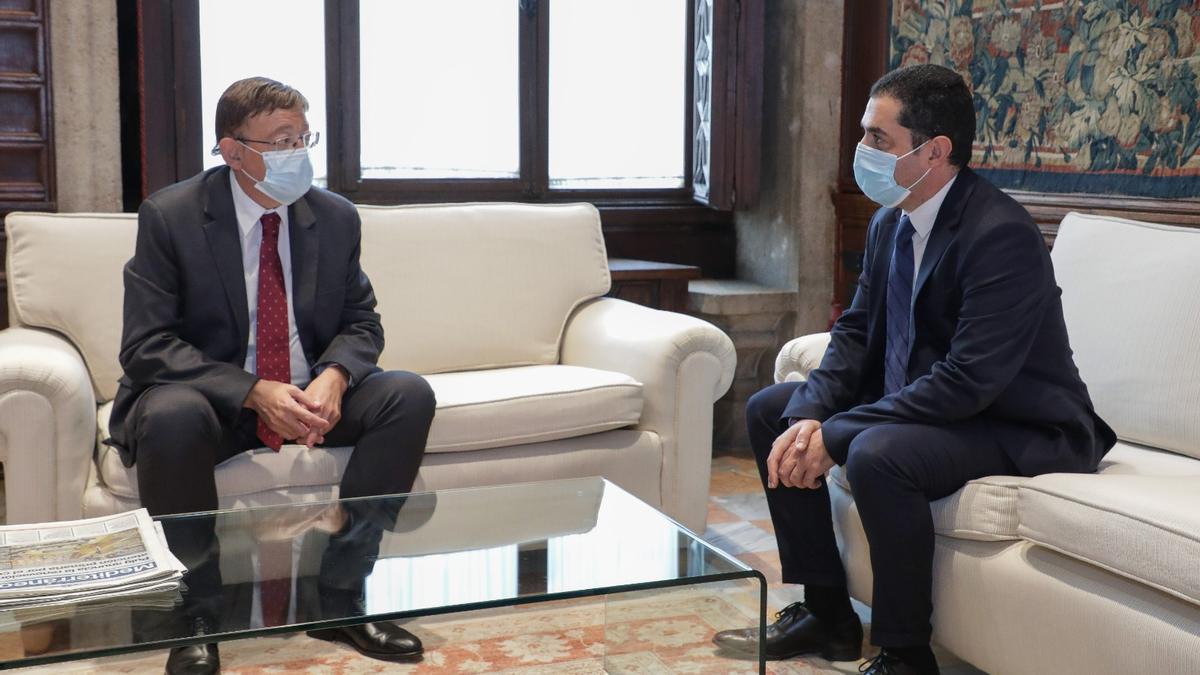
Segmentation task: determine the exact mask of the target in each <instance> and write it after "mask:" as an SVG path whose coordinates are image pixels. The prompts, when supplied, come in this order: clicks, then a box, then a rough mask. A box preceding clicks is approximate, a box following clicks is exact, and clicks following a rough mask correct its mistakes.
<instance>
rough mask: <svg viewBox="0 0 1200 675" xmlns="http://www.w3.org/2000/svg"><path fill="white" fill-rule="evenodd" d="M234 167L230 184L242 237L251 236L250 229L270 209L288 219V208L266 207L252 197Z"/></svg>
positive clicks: (230, 171) (230, 176) (230, 170)
mask: <svg viewBox="0 0 1200 675" xmlns="http://www.w3.org/2000/svg"><path fill="white" fill-rule="evenodd" d="M233 172H234V169H233V168H230V169H229V185H230V186H231V187H230V190H232V192H233V209H234V211H235V212H236V213H237V219H238V228H239V229H240V230H241V231H242V238H243V239H245V238H246V237H249V236H250V231H251V230H253V229H254V226H255V225H257V224H258V221H259V220H261V219H262V217H263V214H264V213H266V212H268V211H275V212H277V213H279V215H280V217H281V218H282V219H283V220H284V221H286V218H287V216H286V209H284V212H279V211H278V210H277V209H268V208H264V207H263V205H262V204H259V203H258V202H256V201H254V200H253V199H251V198H250V195H248V194H246V191H245V190H243V189H242V185H241V184H240V183H238V181H237V176H235V175H234V173H233Z"/></svg>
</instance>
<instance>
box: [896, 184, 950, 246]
mask: <svg viewBox="0 0 1200 675" xmlns="http://www.w3.org/2000/svg"><path fill="white" fill-rule="evenodd" d="M956 180H958V174H957V173H956V174H954V176H953V177H952V178H951V179H950V180H949V181H948V182H947V183H946V184H945V185H943V186H942V189H941V190H938V191H937V193H936V194H934V195H933V196H932V197H930V198H929V199H926V200H925V203H923V204H921V205H920V206H918V207H917V208H915V209H913V210H912V212H911V213H909V212H907V211H905V212H904V215H906V216H908V219H909V220H910V221H912V226H913V229H914V230H916V233H917V236H918V237H920V238H921V239H928V238H929V233H930V231H932V230H933V224H934V222H935V221H937V214H938V211H939V210H941V208H942V202H944V201H946V194H947V193H948V192H950V186H951V185H954V181H956Z"/></svg>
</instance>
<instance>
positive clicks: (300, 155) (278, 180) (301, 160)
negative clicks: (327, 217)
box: [242, 143, 313, 206]
mask: <svg viewBox="0 0 1200 675" xmlns="http://www.w3.org/2000/svg"><path fill="white" fill-rule="evenodd" d="M242 147H244V148H246V149H247V150H249V151H251V152H255V153H258V154H259V155H261V156H262V158H263V165H264V166H266V167H267V174H266V175H265V176H263V179H262V180H257V179H256V178H254V176H251V175H250V174H248V173H246V170H245V169H242V173H245V174H246V177H247V178H249V179H250V180H254V181H256V182H255V183H254V187H256V188H258V191H259V192H261V193H263V194H264V195H266V196H268V197H270V198H271V199H274V200H275V201H277V202H279V203H280V204H283V205H284V206H291V205H292V204H293V203H295V201H296V200H297V199H300V198H301V197H303V196H304V193H305V192H308V189H309V188H310V187H312V180H313V166H312V160H311V159H309V157H308V148H295V149H293V150H270V151H268V152H258V151H257V150H255V149H254V148H252V147H250V146H248V145H246V144H245V143H242Z"/></svg>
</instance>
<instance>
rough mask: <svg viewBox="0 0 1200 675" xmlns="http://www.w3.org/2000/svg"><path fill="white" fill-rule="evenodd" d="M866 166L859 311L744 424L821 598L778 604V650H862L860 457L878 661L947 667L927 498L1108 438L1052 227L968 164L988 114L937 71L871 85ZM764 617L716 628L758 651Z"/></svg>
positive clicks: (773, 632)
mask: <svg viewBox="0 0 1200 675" xmlns="http://www.w3.org/2000/svg"><path fill="white" fill-rule="evenodd" d="M862 127H863V132H864V133H863V137H862V140H861V142H860V143H859V145H858V149H857V152H856V154H855V161H854V168H855V177H856V179H857V181H858V184H859V186H860V187H861V188H862V190H863V192H864V194H866V195H867V196H868V197H869V198H871V199H872V200H873V201H875V202H877V203H879V204H881V205H882V207H883V208H881V209H879V210H878V211H877V212H876V213H875V215H874V217H873V218H872V219H871V224H870V229H869V231H868V235H867V239H868V240H867V248H866V253H865V255H864V258H863V271H862V274H861V276H860V277H859V281H858V292H857V293H856V294H855V297H854V301H853V303H852V305H851V306H850V308H849V309H848V310H846V312H845V313H843V314H842V316H841V317H840V318H839V319H838V321H837V322H836V323H835V324H834V327H833V330H832V332H831V342H830V345H829V348H828V350H827V351H826V352H825V356H824V359H823V361H822V363H821V367H820V368H819V369H817V370H815V371H813V372H812V373H811V375H810V376H809V379H808V381H807V382H804V383H795V382H788V383H781V384H777V385H774V386H771V387H768V388H766V389H764V390H762V391H760V392H758V393H757V394H756V395H755V396H753V397H752V398H751V399H750V402H749V404H748V406H747V413H746V417H747V423H748V426H749V433H750V442H751V445H752V446H753V449H754V452H755V455H756V457H757V459H758V466H759V471H760V473H761V476H762V479H763V485H764V488H765V490H766V495H767V503H768V506H769V508H770V512H771V520H772V522H773V524H774V526H775V536H776V539H777V540H778V543H779V554H780V562H781V565H782V572H783V580H784V581H785V582H788V583H797V584H804V586H805V601H804V602H803V603H795V604H793V605H791V606H789V607H787V608H785V609H784V610H783V611H782V612H780V613H779V615H778V618H777V621H776V622H775V623H774V624H772V625H771V626H770V627H769V628H768V630H767V633H766V635H765V636H764V641H765V643H766V650H767V654H768V657H769V658H775V659H782V658H790V657H792V656H798V655H801V654H810V653H812V654H820V655H822V656H824V657H826V658H829V659H832V660H849V659H857V658H859V657H860V655H861V654H860V652H861V643H862V626H861V623H860V622H859V620H858V617H857V616H856V615H855V614H854V611H853V610H852V609H851V606H850V598H849V595H848V593H847V589H846V576H845V571H844V569H843V567H842V563H841V559H840V557H839V555H838V549H837V544H836V542H835V539H834V532H833V526H832V518H831V512H830V503H829V494H828V488H827V487H826V484H825V479H824V475H825V472H826V471H828V470H829V469H830V468H831V467H832V466H833V465H834V464H835V463H836V464H840V465H842V466H843V467H844V468H845V471H846V475H847V479H848V481H849V483H850V486H851V492H852V493H853V496H854V500H855V503H856V505H857V507H858V511H859V514H860V516H861V517H862V523H863V529H864V530H865V532H866V535H867V539H868V541H869V543H870V549H871V564H872V567H873V569H874V591H873V603H872V604H873V607H872V617H873V622H872V631H871V639H872V642H874V643H875V644H877V645H880V646H882V647H883V650H882V651H881V652H880V654H879V656H877V657H876V658H875V659H874V660H873V661H872V662H871V663H870V664H869V665H868V666H867V670H866V672H868V673H875V674H877V675H881V674H883V673H900V674H907V673H936V672H938V668H937V664H936V662H935V660H934V657H933V652H932V651H931V650H930V646H929V644H930V635H931V633H932V628H931V626H930V616H931V613H932V609H933V606H932V600H931V593H932V564H933V545H934V539H933V537H934V534H933V521H932V516H931V514H930V510H929V502H931V501H934V500H937V499H940V498H942V497H945V496H947V495H950V494H952V493H953V492H955V491H956V490H958V489H959V488H961V487H962V486H963V485H964V484H965V483H966V482H967V481H969V480H972V479H974V478H979V477H982V476H987V475H993V474H1017V475H1023V476H1033V475H1037V474H1041V473H1046V472H1051V471H1074V472H1090V471H1094V470H1095V469H1096V466H1097V464H1098V463H1099V461H1100V458H1101V457H1102V456H1103V455H1104V454H1105V453H1106V452H1107V451H1108V449H1109V448H1110V447H1112V445H1113V443H1114V442H1115V437H1114V435H1113V432H1112V430H1111V429H1110V428H1109V427H1108V425H1106V424H1105V423H1104V422H1103V421H1102V420H1101V419H1100V418H1099V417H1097V415H1096V413H1095V412H1094V409H1093V407H1092V403H1091V399H1090V398H1089V396H1088V393H1087V388H1086V387H1085V386H1084V383H1083V382H1082V380H1081V379H1080V377H1079V372H1078V370H1077V369H1076V367H1075V364H1074V362H1073V360H1072V357H1071V349H1070V346H1069V344H1068V340H1067V331H1066V326H1065V323H1064V321H1063V313H1062V304H1061V300H1060V295H1061V291H1060V290H1059V288H1058V286H1057V284H1056V283H1055V280H1054V271H1053V269H1052V267H1051V262H1050V257H1049V255H1048V252H1047V250H1046V246H1045V244H1044V242H1043V239H1042V236H1041V234H1040V232H1039V231H1038V228H1037V226H1036V225H1035V224H1034V223H1033V220H1032V218H1030V216H1029V214H1028V213H1027V212H1026V211H1025V209H1024V208H1022V207H1021V206H1020V205H1019V204H1018V203H1017V202H1016V201H1014V200H1013V199H1012V198H1010V197H1009V196H1008V195H1006V194H1004V193H1003V192H1001V191H1000V190H998V189H996V188H995V187H993V186H992V185H991V184H989V183H988V182H987V181H985V180H984V179H982V178H980V177H979V176H978V175H976V174H975V173H974V172H972V171H971V170H970V169H969V168H967V163H968V161H969V159H970V154H971V146H972V143H973V141H974V137H975V109H974V105H973V102H972V97H971V93H970V91H969V89H968V88H967V85H966V83H964V82H963V80H962V78H961V77H960V76H959V75H958V74H956V73H954V72H953V71H951V70H948V69H946V68H943V67H941V66H934V65H921V66H913V67H909V68H904V69H901V70H897V71H893V72H891V73H888V74H887V75H885V76H884V77H883V78H881V79H880V80H879V81H878V82H876V83H875V85H874V86H873V87H872V89H871V96H870V100H869V102H868V103H867V108H866V112H865V114H864V115H863V118H862ZM756 639H757V631H752V630H737V631H725V632H722V633H719V634H718V635H717V636H716V638H715V640H716V642H717V643H718V644H719V645H722V646H725V647H728V648H733V649H737V648H739V647H741V648H747V647H748V646H749V645H751V644H753V643H754V642H755V640H756Z"/></svg>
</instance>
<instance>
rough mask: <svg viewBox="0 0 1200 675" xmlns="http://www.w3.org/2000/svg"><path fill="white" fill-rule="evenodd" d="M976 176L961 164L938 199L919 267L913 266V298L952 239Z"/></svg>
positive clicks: (922, 286) (919, 292) (919, 291)
mask: <svg viewBox="0 0 1200 675" xmlns="http://www.w3.org/2000/svg"><path fill="white" fill-rule="evenodd" d="M976 180H977V178H976V176H975V172H973V171H971V170H970V169H968V168H964V169H962V170H961V171H959V172H958V178H956V179H955V181H954V185H952V186H950V191H949V192H947V193H946V200H945V201H944V202H942V207H941V208H940V209H938V214H937V218H936V219H935V220H934V221H933V230H932V231H931V232H930V233H929V242H928V243H926V244H925V254H924V255H922V256H921V269H919V270H917V279H916V282H915V285H914V287H913V298H914V299H915V298H917V297H918V296H920V294H921V289H922V288H924V287H925V282H926V281H929V275H930V274H932V273H933V268H934V267H937V264H938V263H939V262H940V261H941V259H942V255H943V254H944V253H945V252H946V248H947V247H948V246H949V245H950V242H951V241H954V236H955V233H956V232H957V230H958V225H959V223H960V222H961V221H962V213H963V209H964V208H965V207H966V205H967V200H968V199H969V198H970V197H971V192H972V191H973V190H974V188H975V181H976Z"/></svg>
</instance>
